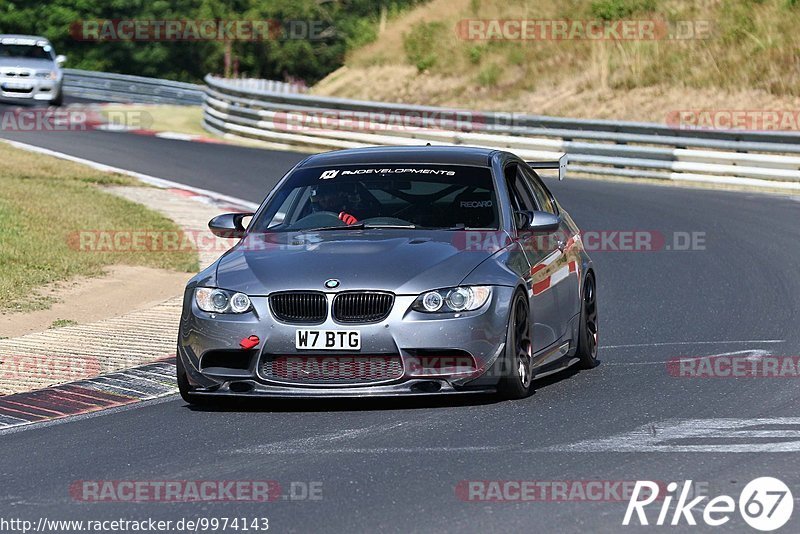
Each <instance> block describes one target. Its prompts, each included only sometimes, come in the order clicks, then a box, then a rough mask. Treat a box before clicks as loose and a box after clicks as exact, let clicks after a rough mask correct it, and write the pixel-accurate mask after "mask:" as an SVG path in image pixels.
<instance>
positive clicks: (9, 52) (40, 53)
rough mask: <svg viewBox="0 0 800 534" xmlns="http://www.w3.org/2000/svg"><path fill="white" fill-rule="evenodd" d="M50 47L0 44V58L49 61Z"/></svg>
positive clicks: (50, 58)
mask: <svg viewBox="0 0 800 534" xmlns="http://www.w3.org/2000/svg"><path fill="white" fill-rule="evenodd" d="M50 51H51V47H50V45H26V44H5V43H3V44H0V58H24V59H49V60H52V59H53V56H52V55H51V53H50Z"/></svg>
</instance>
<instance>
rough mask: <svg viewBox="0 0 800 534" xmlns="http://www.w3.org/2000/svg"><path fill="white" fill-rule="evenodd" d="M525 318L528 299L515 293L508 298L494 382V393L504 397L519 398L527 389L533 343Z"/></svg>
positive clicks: (528, 387) (526, 392)
mask: <svg viewBox="0 0 800 534" xmlns="http://www.w3.org/2000/svg"><path fill="white" fill-rule="evenodd" d="M529 317H530V316H529V314H528V300H527V299H526V298H525V295H524V294H523V293H521V292H518V293H516V294H515V295H514V299H513V300H512V301H511V313H510V314H509V321H508V333H507V334H506V350H505V356H504V361H503V371H502V372H503V376H502V377H501V378H500V382H499V383H498V385H497V391H498V393H499V394H500V396H501V397H503V398H505V399H521V398H523V397H526V396H528V394H530V391H531V380H532V378H533V373H532V370H531V362H532V360H533V344H532V343H531V326H530V320H529Z"/></svg>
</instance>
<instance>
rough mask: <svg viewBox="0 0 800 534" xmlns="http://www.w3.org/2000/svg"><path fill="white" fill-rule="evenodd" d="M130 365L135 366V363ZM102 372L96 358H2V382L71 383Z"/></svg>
mask: <svg viewBox="0 0 800 534" xmlns="http://www.w3.org/2000/svg"><path fill="white" fill-rule="evenodd" d="M130 363H132V364H134V365H135V363H134V362H130ZM136 363H141V362H136ZM100 371H101V363H100V360H99V359H98V358H97V357H95V356H81V357H63V356H62V357H59V356H55V355H39V354H10V355H5V356H2V357H0V380H34V379H42V380H44V379H47V380H52V381H53V382H54V383H55V382H69V381H71V380H78V379H81V378H87V377H90V376H97V375H99V374H100Z"/></svg>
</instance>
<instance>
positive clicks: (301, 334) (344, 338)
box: [294, 330, 361, 350]
mask: <svg viewBox="0 0 800 534" xmlns="http://www.w3.org/2000/svg"><path fill="white" fill-rule="evenodd" d="M294 347H295V348H296V349H298V350H361V332H359V331H358V330H297V331H295V337H294Z"/></svg>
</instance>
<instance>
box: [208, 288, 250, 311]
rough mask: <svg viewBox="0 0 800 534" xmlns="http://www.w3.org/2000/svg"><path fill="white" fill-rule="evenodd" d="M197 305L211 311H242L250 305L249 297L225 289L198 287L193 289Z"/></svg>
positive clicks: (248, 308) (246, 309)
mask: <svg viewBox="0 0 800 534" xmlns="http://www.w3.org/2000/svg"><path fill="white" fill-rule="evenodd" d="M194 300H195V302H197V307H198V308H200V309H201V310H203V311H207V312H211V313H244V312H246V311H248V310H250V308H251V307H252V305H251V303H250V297H248V296H247V295H245V294H244V293H234V292H232V291H226V290H225V289H216V288H212V287H198V288H197V289H195V290H194Z"/></svg>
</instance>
